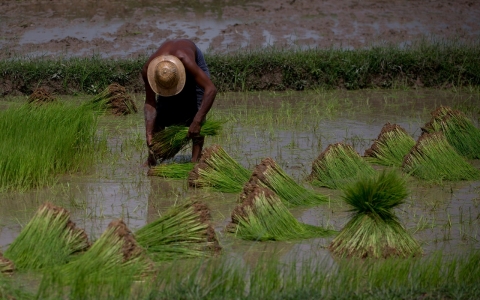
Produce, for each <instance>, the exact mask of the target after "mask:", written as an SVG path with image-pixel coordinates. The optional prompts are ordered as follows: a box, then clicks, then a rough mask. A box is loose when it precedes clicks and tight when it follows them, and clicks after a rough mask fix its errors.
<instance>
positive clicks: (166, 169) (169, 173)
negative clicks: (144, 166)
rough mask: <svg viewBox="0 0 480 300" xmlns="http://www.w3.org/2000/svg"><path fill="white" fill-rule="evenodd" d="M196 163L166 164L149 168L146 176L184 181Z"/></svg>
mask: <svg viewBox="0 0 480 300" xmlns="http://www.w3.org/2000/svg"><path fill="white" fill-rule="evenodd" d="M195 165H196V163H189V162H187V163H168V164H159V165H156V166H153V167H151V168H150V169H149V170H148V172H147V175H148V176H159V177H164V178H177V179H186V178H188V176H189V174H190V172H191V171H192V170H193V168H194V167H195Z"/></svg>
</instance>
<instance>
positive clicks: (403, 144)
mask: <svg viewBox="0 0 480 300" xmlns="http://www.w3.org/2000/svg"><path fill="white" fill-rule="evenodd" d="M413 146H415V139H413V137H411V136H410V135H409V134H408V133H407V132H406V131H405V129H403V128H402V127H401V126H400V125H397V124H390V123H386V124H385V125H384V126H383V128H382V131H381V132H380V134H379V135H378V137H377V139H376V140H375V141H374V143H373V144H372V146H371V147H370V148H369V149H367V150H365V154H364V156H366V159H367V161H369V162H371V163H375V164H379V165H384V166H395V167H401V166H402V163H403V158H404V157H405V155H407V154H408V153H409V152H410V150H411V149H412V147H413Z"/></svg>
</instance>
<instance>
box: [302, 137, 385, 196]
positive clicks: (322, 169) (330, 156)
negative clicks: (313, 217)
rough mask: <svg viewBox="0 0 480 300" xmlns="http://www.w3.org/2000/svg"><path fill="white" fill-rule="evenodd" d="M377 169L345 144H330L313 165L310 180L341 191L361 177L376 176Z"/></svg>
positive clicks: (315, 183)
mask: <svg viewBox="0 0 480 300" xmlns="http://www.w3.org/2000/svg"><path fill="white" fill-rule="evenodd" d="M375 172H376V171H375V169H373V167H372V166H371V165H370V164H369V163H368V162H367V161H366V160H364V159H362V157H361V156H360V155H359V154H358V153H357V152H356V151H355V149H353V147H352V146H350V145H347V144H344V143H335V144H330V145H328V147H327V148H326V149H325V150H324V151H323V152H322V153H320V155H319V156H318V157H317V158H316V159H315V160H314V161H313V163H312V172H311V173H310V175H309V176H308V180H309V181H310V182H311V183H312V184H313V185H316V186H321V187H327V188H331V189H341V188H343V187H345V186H347V185H349V184H351V183H352V182H355V181H356V180H357V179H358V178H359V177H361V176H366V175H367V176H368V175H373V174H375Z"/></svg>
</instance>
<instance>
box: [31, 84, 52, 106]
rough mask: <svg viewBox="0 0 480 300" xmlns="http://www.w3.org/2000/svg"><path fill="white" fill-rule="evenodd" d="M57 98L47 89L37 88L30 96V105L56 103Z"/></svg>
mask: <svg viewBox="0 0 480 300" xmlns="http://www.w3.org/2000/svg"><path fill="white" fill-rule="evenodd" d="M55 100H56V98H55V97H54V96H53V95H52V94H51V93H50V92H49V91H48V89H47V88H45V87H39V88H36V89H35V90H34V91H33V93H32V94H31V95H30V96H28V103H38V104H41V103H48V102H53V101H55Z"/></svg>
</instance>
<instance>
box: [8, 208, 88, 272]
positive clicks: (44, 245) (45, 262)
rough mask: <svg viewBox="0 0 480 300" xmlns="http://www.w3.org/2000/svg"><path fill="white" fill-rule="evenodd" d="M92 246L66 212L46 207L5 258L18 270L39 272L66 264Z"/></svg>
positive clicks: (25, 228) (32, 221) (22, 232)
mask: <svg viewBox="0 0 480 300" xmlns="http://www.w3.org/2000/svg"><path fill="white" fill-rule="evenodd" d="M89 246H90V244H89V242H88V238H87V235H86V233H85V231H84V230H83V229H79V228H77V227H76V226H75V223H73V222H72V221H71V220H70V213H69V212H68V211H67V210H65V209H63V208H61V207H57V206H54V205H53V204H51V203H45V204H44V205H42V206H41V207H40V208H39V209H38V210H37V212H36V213H35V215H34V216H33V218H32V219H31V220H30V222H28V224H27V225H26V226H25V227H24V228H23V230H22V231H21V232H20V234H19V236H18V237H17V238H16V239H15V240H14V241H13V242H12V243H11V244H10V246H9V247H8V249H7V250H6V251H5V253H4V255H5V257H6V258H8V259H10V260H12V261H13V262H14V263H15V267H16V268H17V269H40V268H45V267H51V266H55V265H61V264H65V263H67V262H68V261H69V260H71V259H72V257H73V255H74V254H77V253H79V252H82V251H85V250H86V249H87V248H88V247H89Z"/></svg>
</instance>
